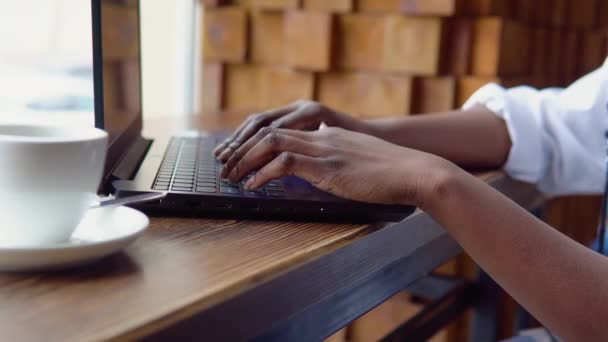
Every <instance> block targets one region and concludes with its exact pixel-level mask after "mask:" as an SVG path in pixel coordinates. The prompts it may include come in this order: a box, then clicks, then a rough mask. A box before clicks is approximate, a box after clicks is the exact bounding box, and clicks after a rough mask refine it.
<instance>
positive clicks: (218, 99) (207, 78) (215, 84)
mask: <svg viewBox="0 0 608 342" xmlns="http://www.w3.org/2000/svg"><path fill="white" fill-rule="evenodd" d="M201 69H202V77H201V94H200V97H201V110H202V112H203V114H217V113H219V112H220V110H222V109H224V108H223V106H224V103H223V90H224V66H223V65H222V64H220V63H203V66H202V68H201Z"/></svg>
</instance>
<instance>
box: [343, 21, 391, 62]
mask: <svg viewBox="0 0 608 342" xmlns="http://www.w3.org/2000/svg"><path fill="white" fill-rule="evenodd" d="M336 26H337V29H336V31H337V36H338V37H339V39H337V40H336V64H337V66H338V67H340V68H342V69H355V70H381V69H383V67H384V44H385V43H384V41H385V35H386V31H387V30H386V20H385V18H384V17H382V16H377V15H366V14H350V15H341V16H339V17H338V18H337V20H336Z"/></svg>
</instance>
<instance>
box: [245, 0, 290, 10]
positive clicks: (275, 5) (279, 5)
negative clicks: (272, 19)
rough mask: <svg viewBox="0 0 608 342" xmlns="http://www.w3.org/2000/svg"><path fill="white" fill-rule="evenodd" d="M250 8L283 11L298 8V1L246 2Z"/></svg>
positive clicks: (254, 0)
mask: <svg viewBox="0 0 608 342" xmlns="http://www.w3.org/2000/svg"><path fill="white" fill-rule="evenodd" d="M248 1H249V4H250V6H251V7H256V8H263V9H271V10H284V9H295V8H298V7H300V0H248Z"/></svg>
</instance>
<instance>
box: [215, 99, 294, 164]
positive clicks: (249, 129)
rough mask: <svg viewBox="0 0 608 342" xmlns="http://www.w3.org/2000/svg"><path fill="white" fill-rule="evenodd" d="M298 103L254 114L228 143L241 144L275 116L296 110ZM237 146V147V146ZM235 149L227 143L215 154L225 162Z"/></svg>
mask: <svg viewBox="0 0 608 342" xmlns="http://www.w3.org/2000/svg"><path fill="white" fill-rule="evenodd" d="M297 108H298V105H297V104H295V103H294V104H292V105H289V106H287V107H282V108H278V109H273V110H269V111H267V112H263V113H260V114H256V115H254V116H253V117H252V118H251V119H250V120H247V124H246V125H243V126H242V127H241V128H240V129H239V130H238V131H237V132H236V133H235V134H234V137H233V139H232V140H231V142H230V144H236V145H241V144H243V143H244V142H245V141H247V140H249V138H251V137H252V136H253V135H254V134H255V133H256V132H258V131H259V130H260V128H262V127H264V126H268V125H269V124H270V123H271V122H273V121H274V120H276V119H277V118H279V117H281V116H283V115H286V114H288V113H290V112H292V111H294V110H297ZM237 148H238V147H237ZM235 150H236V149H235V148H230V145H228V146H227V147H226V148H224V150H223V151H221V152H220V153H218V154H217V156H218V159H219V160H220V161H222V162H226V161H227V160H228V158H230V156H231V155H232V153H234V151H235Z"/></svg>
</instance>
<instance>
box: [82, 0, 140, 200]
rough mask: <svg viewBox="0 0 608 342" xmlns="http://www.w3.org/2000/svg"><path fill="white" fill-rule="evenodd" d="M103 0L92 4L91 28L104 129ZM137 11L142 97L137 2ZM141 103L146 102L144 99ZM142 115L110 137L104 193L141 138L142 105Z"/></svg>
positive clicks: (97, 97) (98, 104) (98, 117)
mask: <svg viewBox="0 0 608 342" xmlns="http://www.w3.org/2000/svg"><path fill="white" fill-rule="evenodd" d="M102 1H104V0H91V12H92V26H93V88H94V92H93V94H94V103H95V127H97V128H100V129H104V128H105V126H106V124H105V115H104V93H103V46H102V34H103V27H102V24H101V23H102V20H101V2H102ZM137 7H138V9H139V10H138V22H139V25H140V29H139V30H138V37H137V39H138V42H139V45H140V47H139V67H140V73H139V78H140V79H139V86H140V89H139V92H140V95H141V87H142V82H141V81H142V76H141V65H142V64H141V63H142V60H141V14H140V2H139V1H138V2H137ZM140 101H142V102H143V99H142V96H140ZM140 108H141V109H142V111H141V112H140V113H139V115H137V117H136V118H135V119H134V120H133V122H131V123H130V124H129V126H128V127H126V129H125V130H124V131H123V132H122V133H121V134H120V135H119V136H117V137H110V141H108V147H107V155H106V165H105V169H104V174H103V180H102V189H103V188H106V186H107V185H109V183H110V182H111V181H112V180H114V179H115V177H112V174H113V171H114V170H115V169H116V167H117V166H118V164H119V163H120V161H121V160H122V158H123V157H124V156H125V154H126V153H127V151H129V148H130V147H131V145H132V144H133V143H134V142H136V141H137V140H138V138H140V137H141V131H142V126H143V118H142V112H143V103H140Z"/></svg>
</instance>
